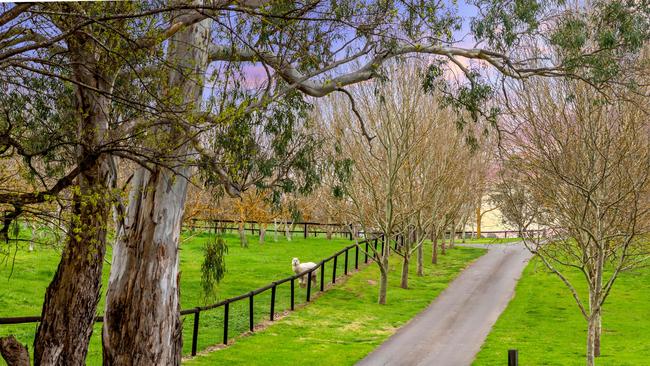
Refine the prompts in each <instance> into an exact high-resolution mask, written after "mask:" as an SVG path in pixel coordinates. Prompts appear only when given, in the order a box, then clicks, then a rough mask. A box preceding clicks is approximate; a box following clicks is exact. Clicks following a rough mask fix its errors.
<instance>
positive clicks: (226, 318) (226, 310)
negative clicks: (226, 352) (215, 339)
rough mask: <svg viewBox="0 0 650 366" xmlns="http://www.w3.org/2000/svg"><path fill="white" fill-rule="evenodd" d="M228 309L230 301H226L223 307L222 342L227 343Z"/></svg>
mask: <svg viewBox="0 0 650 366" xmlns="http://www.w3.org/2000/svg"><path fill="white" fill-rule="evenodd" d="M229 311H230V303H229V302H227V303H226V305H225V306H224V308H223V344H225V345H227V344H228V313H229Z"/></svg>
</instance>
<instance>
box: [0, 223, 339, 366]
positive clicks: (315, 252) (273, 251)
mask: <svg viewBox="0 0 650 366" xmlns="http://www.w3.org/2000/svg"><path fill="white" fill-rule="evenodd" d="M211 239H212V235H209V234H200V235H195V236H188V235H187V234H185V235H183V237H182V240H183V243H182V244H181V304H182V307H183V308H184V309H186V308H190V307H194V306H197V305H204V304H205V303H206V300H205V299H204V297H203V294H202V292H201V283H200V281H201V272H200V270H201V263H202V260H203V253H202V247H203V244H204V242H205V241H206V240H211ZM225 239H226V241H227V243H228V246H229V251H228V255H227V257H226V265H227V271H228V272H227V273H226V276H225V278H224V280H223V281H222V282H221V284H219V286H218V298H215V299H210V300H209V302H216V301H218V300H220V299H224V298H228V297H233V296H236V295H240V294H242V293H246V292H248V291H250V290H253V289H255V288H258V287H261V286H264V285H267V284H268V283H270V282H271V281H274V280H277V279H280V278H284V277H287V276H289V275H291V274H292V272H291V258H293V257H298V258H300V259H301V260H302V261H305V262H306V261H314V262H317V261H319V260H320V259H322V258H325V257H328V256H330V255H331V254H333V253H334V252H336V251H338V250H340V249H341V248H343V247H344V246H347V245H350V243H351V242H350V241H349V240H347V239H341V238H336V239H333V240H331V241H329V240H326V239H324V238H322V237H319V238H313V237H311V238H309V239H303V238H302V235H295V236H294V239H293V240H292V241H291V242H288V241H286V240H285V239H283V237H282V236H281V235H280V236H279V240H278V242H274V241H273V234H272V233H269V234H268V235H267V239H266V240H267V242H266V243H265V244H262V245H260V244H259V243H258V241H257V238H255V237H249V240H250V247H249V248H248V249H245V248H241V247H240V245H239V240H238V238H237V236H236V234H226V235H225ZM14 259H15V261H14ZM110 260H111V258H110V253H109V254H108V255H107V261H109V262H110ZM58 261H59V253H58V252H57V250H54V249H51V248H41V247H36V248H35V250H34V251H32V252H29V251H27V248H26V247H25V248H19V250H18V251H17V254H16V256H15V258H14V257H13V256H12V257H9V258H5V261H3V262H2V264H0V317H14V316H33V315H40V314H41V305H42V303H43V296H44V294H45V289H46V288H47V285H48V283H49V282H50V280H51V279H52V277H53V275H54V271H55V270H56V266H57V264H58ZM338 267H339V270H338V271H339V273H343V263H342V261H341V262H339V265H338ZM12 269H13V273H12ZM109 269H110V265H109V264H106V265H105V266H104V276H103V284H104V286H103V291H105V289H106V283H107V280H108V273H109ZM10 274H11V276H10ZM304 295H305V294H304V289H300V288H298V287H297V293H296V296H297V299H301V300H300V301H304ZM289 301H290V300H289V287H288V286H284V287H281V288H279V289H278V294H277V300H276V311H282V310H283V309H286V308H288V307H289ZM269 304H270V293H268V292H267V293H265V294H262V295H260V296H256V297H255V318H256V321H257V322H259V321H262V320H263V319H266V318H268V312H269V307H270V306H269ZM103 306H104V299H103V297H102V299H101V301H100V304H99V307H98V313H103ZM230 312H231V314H230V332H229V333H230V334H231V336H235V335H237V334H238V333H241V332H243V331H245V330H247V329H248V302H247V301H243V302H239V303H235V304H233V305H232V306H231V309H230ZM222 313H223V311H222V310H215V311H213V312H206V313H202V314H201V329H200V330H199V331H200V337H199V344H198V345H199V347H198V348H199V350H201V349H203V348H205V347H207V346H209V345H212V344H215V343H219V342H220V339H221V334H222V324H223V318H222V316H223V315H222ZM36 326H37V324H36V323H32V324H24V325H2V326H0V337H1V336H6V335H9V334H14V335H16V336H17V337H18V339H19V340H20V341H21V342H23V343H26V344H27V345H29V348H30V350H31V349H32V348H33V347H32V343H33V337H34V332H35V330H36ZM191 328H192V317H191V316H190V317H187V318H186V319H184V322H183V336H184V353H186V354H187V353H189V351H190V346H191V342H190V337H191ZM100 332H101V324H97V325H96V326H95V331H94V333H93V336H92V340H91V345H90V350H89V355H88V365H101V337H100ZM2 364H3V361H1V360H0V365H2Z"/></svg>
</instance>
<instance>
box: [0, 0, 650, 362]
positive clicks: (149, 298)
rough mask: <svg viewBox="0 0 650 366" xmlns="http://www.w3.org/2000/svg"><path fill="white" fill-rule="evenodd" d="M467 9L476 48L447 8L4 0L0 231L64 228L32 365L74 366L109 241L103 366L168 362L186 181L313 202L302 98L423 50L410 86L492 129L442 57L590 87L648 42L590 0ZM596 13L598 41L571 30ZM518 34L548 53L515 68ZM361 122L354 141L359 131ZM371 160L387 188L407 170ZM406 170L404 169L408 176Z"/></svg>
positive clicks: (638, 8)
mask: <svg viewBox="0 0 650 366" xmlns="http://www.w3.org/2000/svg"><path fill="white" fill-rule="evenodd" d="M476 3H477V5H480V6H481V8H482V10H483V11H484V12H482V13H481V15H480V17H479V18H477V19H476V22H473V23H472V33H473V35H474V37H475V39H476V40H477V42H483V44H484V45H485V47H487V49H484V48H463V47H460V46H459V43H458V42H457V40H456V39H454V37H453V30H454V29H459V28H460V26H461V24H462V19H460V18H458V17H456V16H454V15H453V14H456V13H457V11H456V9H455V5H454V4H453V3H450V4H446V3H424V2H410V1H406V2H403V3H402V2H400V3H399V4H394V3H385V2H382V1H377V2H373V1H370V2H367V1H356V0H348V1H344V2H339V1H335V2H304V3H303V2H293V1H280V2H267V1H258V0H242V1H211V2H203V1H200V0H197V1H187V2H184V1H172V2H168V3H167V2H157V1H153V2H101V3H74V2H68V3H43V4H41V3H21V4H7V3H5V4H2V5H1V13H0V41H1V42H0V83H1V87H2V91H3V93H2V95H0V99H1V101H0V106H1V107H0V108H2V110H1V112H2V113H0V157H1V159H2V165H3V166H11V169H10V170H9V171H8V172H7V170H3V172H2V176H1V177H0V182H2V186H1V187H0V204H1V205H2V209H3V211H5V214H4V216H3V221H2V226H1V227H0V236H2V238H3V239H9V237H10V236H11V234H13V233H11V232H10V228H11V227H12V224H13V223H14V222H15V220H17V219H18V218H20V217H21V216H23V215H30V216H31V217H33V218H39V219H42V220H44V221H48V222H50V221H55V222H57V223H58V226H57V227H62V229H63V232H64V234H65V240H64V243H63V250H62V254H61V261H60V263H59V266H58V268H57V271H56V273H55V275H54V277H53V279H52V281H51V283H50V285H49V286H48V289H47V292H46V294H45V298H44V302H43V310H42V320H41V322H40V324H39V328H38V331H37V335H36V338H35V341H34V348H33V349H34V362H35V364H37V365H64V364H65V365H82V364H84V363H85V358H86V353H87V347H88V342H89V339H90V335H91V333H92V329H93V323H94V317H95V315H96V313H97V304H98V302H99V298H100V284H101V278H102V270H103V263H104V260H105V254H106V248H107V245H109V243H108V240H109V235H108V234H109V232H114V233H115V238H116V241H115V243H112V245H113V250H112V253H113V257H112V260H111V262H112V267H111V273H110V279H109V285H108V289H107V293H106V302H105V309H104V314H105V316H104V325H103V331H102V339H103V355H104V357H103V359H104V363H105V364H107V365H131V364H165V365H175V364H179V363H180V355H181V342H182V339H181V333H180V329H181V326H180V314H179V309H180V303H179V295H178V292H179V287H178V278H179V268H178V243H179V242H178V238H179V235H180V226H181V220H182V217H183V214H184V209H185V204H186V200H187V191H188V185H189V182H190V180H189V179H190V177H191V176H193V175H194V173H195V172H196V171H197V170H198V171H200V175H199V176H200V178H201V180H202V181H203V182H204V183H205V184H207V185H210V186H215V187H220V189H222V190H223V191H224V192H225V193H226V194H228V195H231V196H238V195H240V194H241V193H242V192H245V191H246V190H248V189H250V188H252V187H257V188H261V189H262V188H263V189H268V190H269V191H271V192H273V193H272V196H273V197H274V199H277V198H278V197H280V194H279V193H281V192H308V191H309V190H310V189H313V187H314V186H315V185H316V183H318V174H317V172H316V171H315V170H314V168H315V167H316V164H313V163H312V162H313V161H314V159H315V156H316V151H315V148H316V147H317V144H315V143H314V140H313V136H312V134H311V133H310V131H312V130H313V129H312V128H310V126H308V125H306V124H305V123H306V121H307V119H306V115H307V114H308V113H309V110H310V106H309V104H308V103H307V102H306V101H305V99H304V98H303V95H305V94H306V95H309V96H312V97H323V96H326V95H328V94H331V93H334V92H338V93H343V94H342V95H345V96H349V95H350V94H349V92H347V91H346V90H345V89H344V88H345V87H347V86H350V85H353V84H356V83H359V82H362V81H366V80H369V79H372V78H377V77H379V78H381V77H382V75H383V68H382V65H383V64H384V63H385V62H386V61H387V60H391V59H395V58H399V57H404V56H406V55H409V54H414V53H425V54H429V55H431V56H432V57H434V58H435V60H432V62H431V64H430V66H429V68H428V72H427V73H425V74H424V75H422V79H424V82H425V85H427V86H428V88H429V89H432V88H439V89H444V91H445V93H446V96H447V103H449V106H450V108H452V110H454V111H455V112H456V113H455V115H454V116H453V117H457V116H458V115H460V114H458V113H459V111H460V110H468V113H469V114H468V115H467V116H469V117H470V118H467V117H464V118H461V120H460V122H461V123H463V122H467V120H468V119H471V120H480V119H483V118H486V119H488V120H491V119H493V118H494V114H495V113H494V111H490V110H489V109H487V110H486V106H487V103H488V100H489V98H490V95H491V93H490V92H489V88H486V86H485V85H484V83H482V82H481V80H480V78H479V77H478V72H477V71H476V70H471V69H468V68H467V67H465V66H463V64H462V63H461V62H460V60H459V58H467V59H477V60H481V62H484V63H485V64H486V65H490V66H492V67H493V68H494V70H496V71H497V72H498V73H500V74H501V75H503V76H504V77H507V78H518V79H519V78H527V77H531V76H534V75H543V76H558V75H571V76H573V77H579V78H585V79H588V80H592V81H593V82H606V81H607V79H603V75H604V74H603V71H608V72H609V74H607V75H611V74H612V73H615V72H616V70H614V71H612V69H611V66H612V65H617V63H618V62H619V61H620V60H621V59H629V58H633V57H632V56H630V55H633V53H634V52H635V51H636V50H637V49H638V48H639V40H640V39H645V38H643V37H644V36H645V34H644V32H645V31H646V30H647V29H648V27H647V18H644V16H647V11H648V10H647V9H646V8H645V7H644V6H643V5H641V4H636V3H635V4H631V5H630V4H628V5H623V4H622V3H621V4H619V3H616V4H618V7H611V6H610V5H609V4H597V5H596V7H595V9H596V10H601V12H598V11H595V12H592V11H591V10H590V11H589V12H587V11H585V9H580V8H574V7H572V6H566V7H565V6H563V5H562V6H557V5H551V4H544V3H540V4H537V3H536V2H533V3H530V4H529V3H528V2H527V3H523V4H520V3H516V4H515V5H513V4H511V3H510V2H509V1H500V0H499V1H490V2H485V1H477V2H476ZM552 14H557V15H558V16H557V17H556V16H551V15H552ZM594 17H596V19H597V20H598V24H599V26H598V27H597V29H596V31H594V32H589V33H586V34H583V33H580V32H578V33H576V32H574V31H575V30H576V27H577V28H578V29H581V28H580V27H582V26H585V25H588V24H590V23H589V22H590V21H591V20H592V19H593V18H594ZM549 19H552V21H549ZM542 23H544V24H542ZM542 25H543V26H542ZM495 29H498V30H499V31H498V32H495V31H494V30H495ZM604 30H607V31H609V33H607V34H605V35H606V36H607V37H603V34H602V32H603V31H604ZM548 34H552V35H553V37H551V39H550V40H549V38H548V37H546V36H547V35H548ZM524 38H525V39H528V38H534V39H539V40H540V42H541V43H544V42H546V43H548V42H550V43H552V44H553V45H554V46H555V47H558V48H560V49H562V50H563V51H564V52H565V53H564V54H563V55H564V56H563V58H562V59H559V60H556V59H545V58H530V57H528V56H522V57H520V56H519V53H518V52H515V51H516V49H517V46H518V45H519V43H518V41H519V40H521V39H524ZM575 39H578V40H580V41H581V42H574V40H575ZM588 40H594V43H593V44H591V43H589V44H586V43H585V42H586V41H588ZM603 40H606V41H607V42H606V43H603ZM542 46H546V45H545V44H543V45H542ZM601 51H602V52H601ZM623 51H625V52H623ZM251 63H253V64H255V65H256V66H258V67H259V69H260V70H262V73H263V75H264V76H263V77H262V79H263V81H262V82H257V83H256V82H254V81H252V80H250V79H249V78H248V77H247V73H246V68H245V67H244V65H249V64H251ZM453 65H460V66H454V67H460V70H461V72H462V74H463V75H464V76H465V78H466V79H465V80H466V82H463V83H461V84H460V85H456V86H449V85H448V83H447V82H446V79H444V78H443V77H442V75H443V73H442V72H441V70H444V69H447V68H449V67H452V66H453ZM577 65H586V67H585V69H584V70H583V69H578V68H577ZM578 71H580V72H579V73H578ZM418 84H419V83H418ZM445 86H446V87H445ZM370 117H371V113H368V115H367V116H366V119H368V118H370ZM362 120H363V118H362ZM353 123H354V122H352V121H351V120H349V119H348V124H349V125H352V124H353ZM299 126H303V127H304V128H299ZM359 128H361V130H362V131H364V132H363V135H366V139H370V137H372V136H370V135H368V133H366V132H367V131H366V128H365V127H364V123H363V122H362V123H361V124H360V127H359ZM392 133H394V132H390V133H388V134H389V135H390V134H392ZM377 135H379V131H377ZM420 138H421V137H420V136H418V137H416V138H415V140H414V141H413V144H414V146H419V145H421V144H422V143H421V142H420V141H419V140H420ZM390 139H394V137H390ZM372 141H375V143H376V142H378V141H381V140H379V139H378V138H376V139H372ZM398 145H399V143H398ZM400 154H402V153H400ZM388 155H390V157H389V158H388V161H393V163H390V164H393V165H392V167H391V168H390V169H392V170H391V171H392V172H393V173H391V174H389V176H391V178H390V180H391V181H396V176H395V174H396V172H397V171H398V170H399V169H397V168H401V167H402V166H407V165H406V164H405V163H404V162H403V161H402V159H404V158H405V157H404V155H401V157H400V158H399V159H398V160H394V159H395V157H394V156H393V155H392V153H390V154H388ZM409 159H411V160H412V161H411V162H409V164H408V166H409V167H410V168H409V169H411V170H412V171H413V172H417V171H421V170H422V169H423V168H421V167H420V166H421V165H422V162H420V161H418V159H415V158H409ZM395 163H399V164H398V165H394V164H395ZM390 164H389V165H390ZM339 165H341V164H339ZM343 165H345V164H343ZM450 174H453V173H450ZM15 177H19V178H20V179H12V178H15ZM427 179H429V178H426V179H425V178H422V180H423V181H425V180H427ZM16 181H19V182H21V184H14V183H12V182H16ZM23 183H24V184H23ZM391 184H392V183H391ZM400 184H402V185H405V188H404V190H402V189H401V188H400V192H404V191H412V192H413V197H416V196H417V195H418V194H419V193H418V192H419V189H420V188H418V187H419V185H418V186H415V187H413V188H408V189H407V187H406V183H403V181H402V183H400ZM386 187H388V186H386ZM390 189H391V192H393V193H394V192H395V191H394V190H393V188H390ZM127 192H128V193H127ZM391 195H392V193H391ZM407 198H408V197H402V196H401V195H400V200H402V199H404V200H406V199H407ZM391 199H392V198H391ZM441 205H442V204H441ZM389 206H390V207H389ZM416 206H419V205H416ZM386 207H387V209H386V211H385V212H389V214H388V216H390V218H389V219H386V220H383V221H382V223H383V224H382V225H383V226H380V227H382V230H385V231H386V232H392V230H393V229H394V228H397V227H398V226H399V225H407V224H409V225H415V226H416V227H417V226H418V220H417V219H416V218H415V216H416V215H414V214H409V213H404V212H399V210H398V211H397V212H395V211H394V207H397V206H396V205H394V204H393V203H390V204H389V205H387V206H386ZM445 207H447V205H446V204H445ZM358 212H361V211H358ZM436 212H438V213H441V214H442V213H444V214H445V217H444V218H443V217H438V218H437V225H438V226H441V225H443V224H442V222H443V220H444V225H447V220H448V219H449V220H451V221H454V220H455V219H457V218H456V217H449V218H448V217H446V214H447V213H448V212H451V213H453V212H456V211H454V210H450V211H446V210H442V209H440V210H437V211H436ZM364 215H365V214H364ZM395 215H399V217H407V216H408V217H409V220H402V219H401V218H400V221H397V220H396V217H398V216H395ZM359 216H361V215H359ZM452 216H453V215H452ZM420 220H423V221H426V220H427V219H426V217H423V218H421V219H420ZM360 221H361V222H365V223H366V225H373V226H374V225H375V223H374V222H372V223H371V222H370V221H363V220H360ZM431 221H434V219H433V218H431ZM397 223H399V225H398V224H397ZM420 225H422V224H420ZM401 230H405V229H404V228H402V229H401ZM16 239H18V238H16Z"/></svg>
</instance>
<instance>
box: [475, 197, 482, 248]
mask: <svg viewBox="0 0 650 366" xmlns="http://www.w3.org/2000/svg"><path fill="white" fill-rule="evenodd" d="M480 238H481V204H480V203H479V205H478V207H477V208H476V239H480Z"/></svg>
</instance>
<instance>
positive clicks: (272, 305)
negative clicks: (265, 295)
mask: <svg viewBox="0 0 650 366" xmlns="http://www.w3.org/2000/svg"><path fill="white" fill-rule="evenodd" d="M276 287H277V286H276V285H275V282H274V283H273V287H271V321H273V318H274V316H275V288H276Z"/></svg>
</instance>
